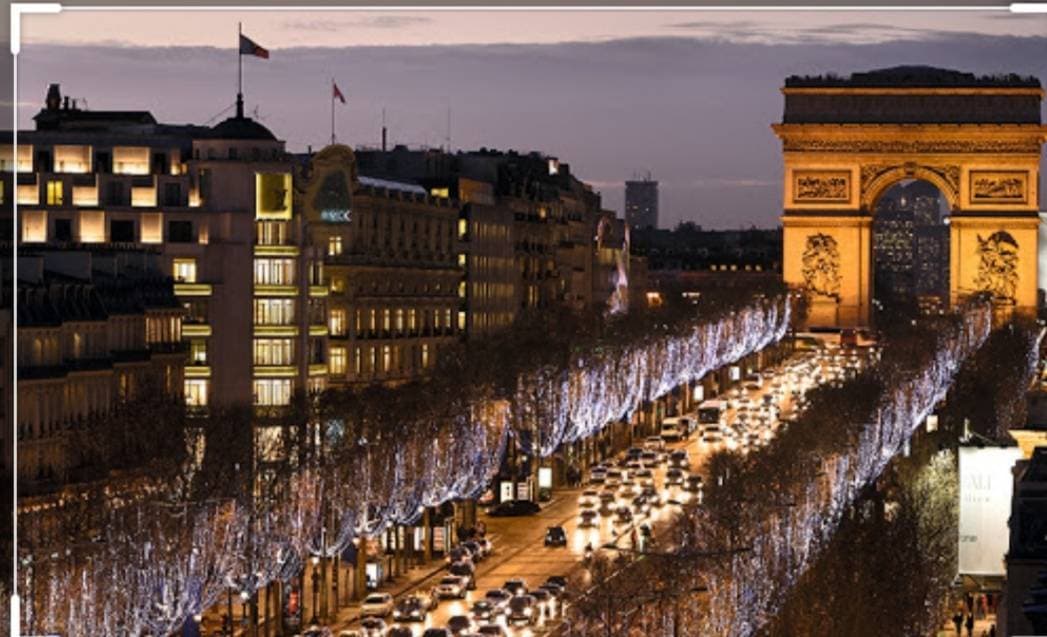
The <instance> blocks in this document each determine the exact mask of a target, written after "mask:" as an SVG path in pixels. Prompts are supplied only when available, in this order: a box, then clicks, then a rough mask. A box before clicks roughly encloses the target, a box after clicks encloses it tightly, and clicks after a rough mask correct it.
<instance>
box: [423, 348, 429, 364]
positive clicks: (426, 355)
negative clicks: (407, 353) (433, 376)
mask: <svg viewBox="0 0 1047 637" xmlns="http://www.w3.org/2000/svg"><path fill="white" fill-rule="evenodd" d="M422 367H429V343H422Z"/></svg>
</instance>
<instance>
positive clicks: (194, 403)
mask: <svg viewBox="0 0 1047 637" xmlns="http://www.w3.org/2000/svg"><path fill="white" fill-rule="evenodd" d="M208 384H209V381H208V380H207V379H206V378H187V379H185V404H186V406H187V407H206V406H207V386H208Z"/></svg>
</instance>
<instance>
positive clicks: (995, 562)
mask: <svg viewBox="0 0 1047 637" xmlns="http://www.w3.org/2000/svg"><path fill="white" fill-rule="evenodd" d="M1019 458H1021V450H1020V449H1019V448H1018V447H1005V448H1000V447H989V448H984V449H980V448H977V447H960V560H959V562H960V569H959V570H960V574H962V575H1000V576H1002V575H1005V574H1006V572H1005V569H1004V565H1003V557H1004V554H1005V553H1006V552H1007V546H1008V544H1009V540H1010V532H1009V530H1008V528H1007V519H1008V518H1009V517H1010V515H1011V494H1012V492H1013V490H1014V478H1013V476H1012V474H1011V469H1012V467H1014V463H1015V462H1017V461H1018V459H1019Z"/></svg>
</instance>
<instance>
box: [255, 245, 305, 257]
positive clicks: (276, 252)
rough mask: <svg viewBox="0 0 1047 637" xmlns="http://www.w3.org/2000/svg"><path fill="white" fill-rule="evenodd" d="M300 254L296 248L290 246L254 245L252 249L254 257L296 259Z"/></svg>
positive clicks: (299, 250)
mask: <svg viewBox="0 0 1047 637" xmlns="http://www.w3.org/2000/svg"><path fill="white" fill-rule="evenodd" d="M301 252H302V251H301V249H300V248H299V247H298V246H290V245H256V246H255V247H254V254H255V256H256V257H297V256H298V255H299V254H301Z"/></svg>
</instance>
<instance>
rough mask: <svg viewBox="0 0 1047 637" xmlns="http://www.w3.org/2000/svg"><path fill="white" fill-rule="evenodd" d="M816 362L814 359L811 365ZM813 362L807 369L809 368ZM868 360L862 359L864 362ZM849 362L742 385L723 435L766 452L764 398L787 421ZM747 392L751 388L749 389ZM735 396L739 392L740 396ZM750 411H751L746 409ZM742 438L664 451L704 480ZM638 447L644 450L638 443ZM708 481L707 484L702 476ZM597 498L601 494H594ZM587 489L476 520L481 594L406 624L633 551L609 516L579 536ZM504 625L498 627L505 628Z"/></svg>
mask: <svg viewBox="0 0 1047 637" xmlns="http://www.w3.org/2000/svg"><path fill="white" fill-rule="evenodd" d="M811 357H813V358H811ZM808 359H810V361H809V362H804V361H808ZM862 360H864V358H863V359H862ZM844 363H845V361H841V360H840V359H839V358H837V359H836V360H835V361H834V359H833V353H832V352H831V351H829V350H825V349H823V350H819V351H818V352H817V353H811V354H808V355H807V356H803V355H796V356H794V357H792V358H790V359H789V360H787V361H785V362H783V363H782V364H781V365H780V366H779V368H777V369H776V370H775V372H776V374H775V376H774V377H773V378H769V379H764V380H763V381H761V382H762V386H760V387H759V388H757V387H754V386H752V384H751V383H749V382H746V381H745V380H742V381H741V382H739V383H738V384H736V385H735V387H734V388H732V390H731V391H729V392H728V393H727V395H726V396H725V398H726V399H730V401H731V407H730V408H729V409H728V410H727V411H726V412H725V413H724V415H723V417H722V419H721V427H722V428H721V433H725V434H729V433H730V430H731V428H732V427H740V425H739V422H740V421H744V420H748V422H752V423H754V425H753V426H751V428H750V429H749V431H752V432H753V433H754V434H756V437H757V438H758V439H759V441H757V442H754V443H752V444H754V445H755V444H764V443H766V442H767V441H769V440H770V439H771V438H772V437H773V435H774V432H775V431H776V430H777V428H778V426H779V425H780V422H779V421H778V420H777V418H773V417H771V418H767V419H766V421H765V422H763V421H760V419H759V418H760V415H761V414H763V415H767V414H773V413H774V412H771V411H769V410H767V409H766V408H764V410H763V411H761V410H760V409H759V408H758V407H757V406H759V405H762V404H763V395H764V394H765V393H769V392H772V390H773V387H774V386H776V385H777V386H779V387H780V388H781V391H780V393H779V396H778V397H776V398H775V400H774V401H773V402H774V403H775V405H776V406H777V408H778V413H781V414H789V413H791V412H795V410H796V409H797V408H798V406H797V405H794V404H793V397H792V395H791V394H790V391H789V390H790V389H793V388H795V389H797V390H799V391H801V392H802V391H805V390H807V389H809V388H811V387H813V386H816V385H817V384H819V383H822V382H827V381H829V380H832V379H833V374H839V373H840V369H841V368H842V366H843V365H844ZM747 386H748V388H746V387H747ZM735 390H737V391H735ZM747 406H748V407H749V408H748V409H746V407H747ZM744 438H745V436H744V435H737V436H735V437H734V438H733V439H732V438H731V436H730V435H728V436H725V437H724V439H723V440H721V441H719V442H708V441H706V442H703V440H702V434H701V432H698V433H696V434H694V435H693V436H692V437H691V438H690V439H687V440H684V441H681V442H678V443H673V444H670V445H667V447H668V449H670V450H673V449H680V448H685V449H687V451H688V453H689V456H690V464H691V473H694V474H699V475H701V474H702V473H703V471H704V470H705V467H706V464H707V459H708V458H709V456H710V455H712V454H713V453H714V452H716V451H718V450H719V449H721V448H723V447H724V446H729V447H730V448H738V449H741V450H742V451H743V452H745V451H746V446H747V445H746V443H745V442H744ZM638 444H639V443H638ZM665 472H666V465H665V463H664V462H663V463H661V464H660V465H659V466H658V467H657V468H656V469H655V470H654V473H655V484H656V485H657V487H658V489H659V492H660V494H661V497H662V498H663V500H664V499H669V498H676V499H682V498H684V497H686V494H683V493H682V491H681V490H680V489H679V488H678V487H675V486H674V487H671V488H665V486H664V477H665ZM703 478H704V479H705V480H709V479H710V477H709V476H707V475H705V476H703ZM587 488H592V489H596V490H600V489H601V487H599V486H597V485H593V486H591V487H587ZM582 491H583V489H557V490H556V491H555V496H554V498H553V500H552V501H551V502H549V503H548V504H546V505H545V506H544V507H543V508H542V510H541V511H540V512H539V513H538V514H536V515H533V516H527V517H515V518H498V517H490V516H488V515H486V514H480V516H479V518H480V519H482V520H483V521H484V523H485V524H486V525H487V535H488V537H489V538H491V539H492V542H493V543H494V553H493V554H492V555H490V556H488V557H487V558H486V559H485V560H483V561H481V562H480V563H479V564H478V565H477V570H476V581H477V586H476V590H474V591H470V592H469V593H468V595H467V597H466V599H465V600H444V601H442V602H441V603H440V604H439V606H438V607H437V608H436V609H435V610H434V611H433V612H431V613H429V614H428V616H427V617H426V621H425V622H424V623H415V624H409V625H410V626H411V627H412V629H413V632H414V634H415V635H421V634H422V633H423V632H424V630H425V629H426V628H429V627H433V626H435V627H439V626H446V625H447V621H448V619H449V618H450V617H452V616H454V615H468V614H469V608H470V607H471V606H472V603H473V602H474V601H476V600H479V599H482V598H483V596H484V593H485V592H486V591H488V590H489V589H495V588H501V587H502V585H503V583H504V582H505V581H506V580H509V579H523V580H524V581H525V582H526V584H527V585H528V586H529V587H537V586H538V585H540V584H542V583H544V582H545V580H546V578H548V577H549V576H552V575H564V576H566V575H569V574H570V573H571V572H572V571H574V570H576V569H580V568H581V562H582V559H583V555H584V552H585V547H586V545H587V544H590V543H591V544H592V546H593V547H595V548H597V549H599V547H602V546H604V545H605V544H607V543H615V544H617V545H618V546H619V547H620V548H631V541H630V538H629V535H630V531H631V529H632V527H631V526H630V527H624V529H622V528H620V529H619V530H618V533H617V535H616V534H615V530H614V529H613V528H612V523H611V520H610V516H601V520H600V527H599V529H579V528H578V520H579V513H580V507H579V496H580V495H581V493H582ZM674 508H675V506H674V505H672V504H666V505H664V506H662V507H660V508H657V509H654V510H652V513H651V515H650V517H648V518H640V517H637V518H636V520H635V524H639V523H641V522H647V523H649V524H650V525H651V526H652V528H653V529H654V534H655V537H656V538H657V536H658V534H659V529H660V527H664V525H665V524H666V523H668V521H669V520H670V519H671V518H672V515H673V512H672V509H674ZM550 526H562V527H564V529H565V531H566V532H567V536H568V538H569V541H568V545H567V546H566V547H559V548H548V547H545V546H544V538H545V531H546V528H547V527H550ZM444 574H445V572H444V571H441V572H440V573H438V574H437V575H434V576H432V577H430V578H429V579H427V580H424V581H422V582H419V583H418V584H417V585H416V586H415V587H414V588H412V589H408V590H407V591H405V592H404V594H411V593H413V592H416V591H419V590H428V589H430V588H432V587H433V586H435V585H436V583H437V582H438V581H439V579H440V577H442V576H443V575H444ZM500 623H501V622H500ZM554 623H555V621H554V622H552V623H551V624H550V625H548V626H546V625H541V624H540V625H537V626H534V627H530V628H523V629H517V630H515V631H509V633H510V634H513V635H519V636H521V637H527V636H529V635H539V634H543V633H545V632H547V631H548V629H550V628H552V626H553V624H554ZM335 628H336V631H335V634H336V635H337V630H341V629H346V628H352V629H358V628H359V621H358V620H354V621H352V622H351V623H350V624H349V625H346V626H337V627H335Z"/></svg>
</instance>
